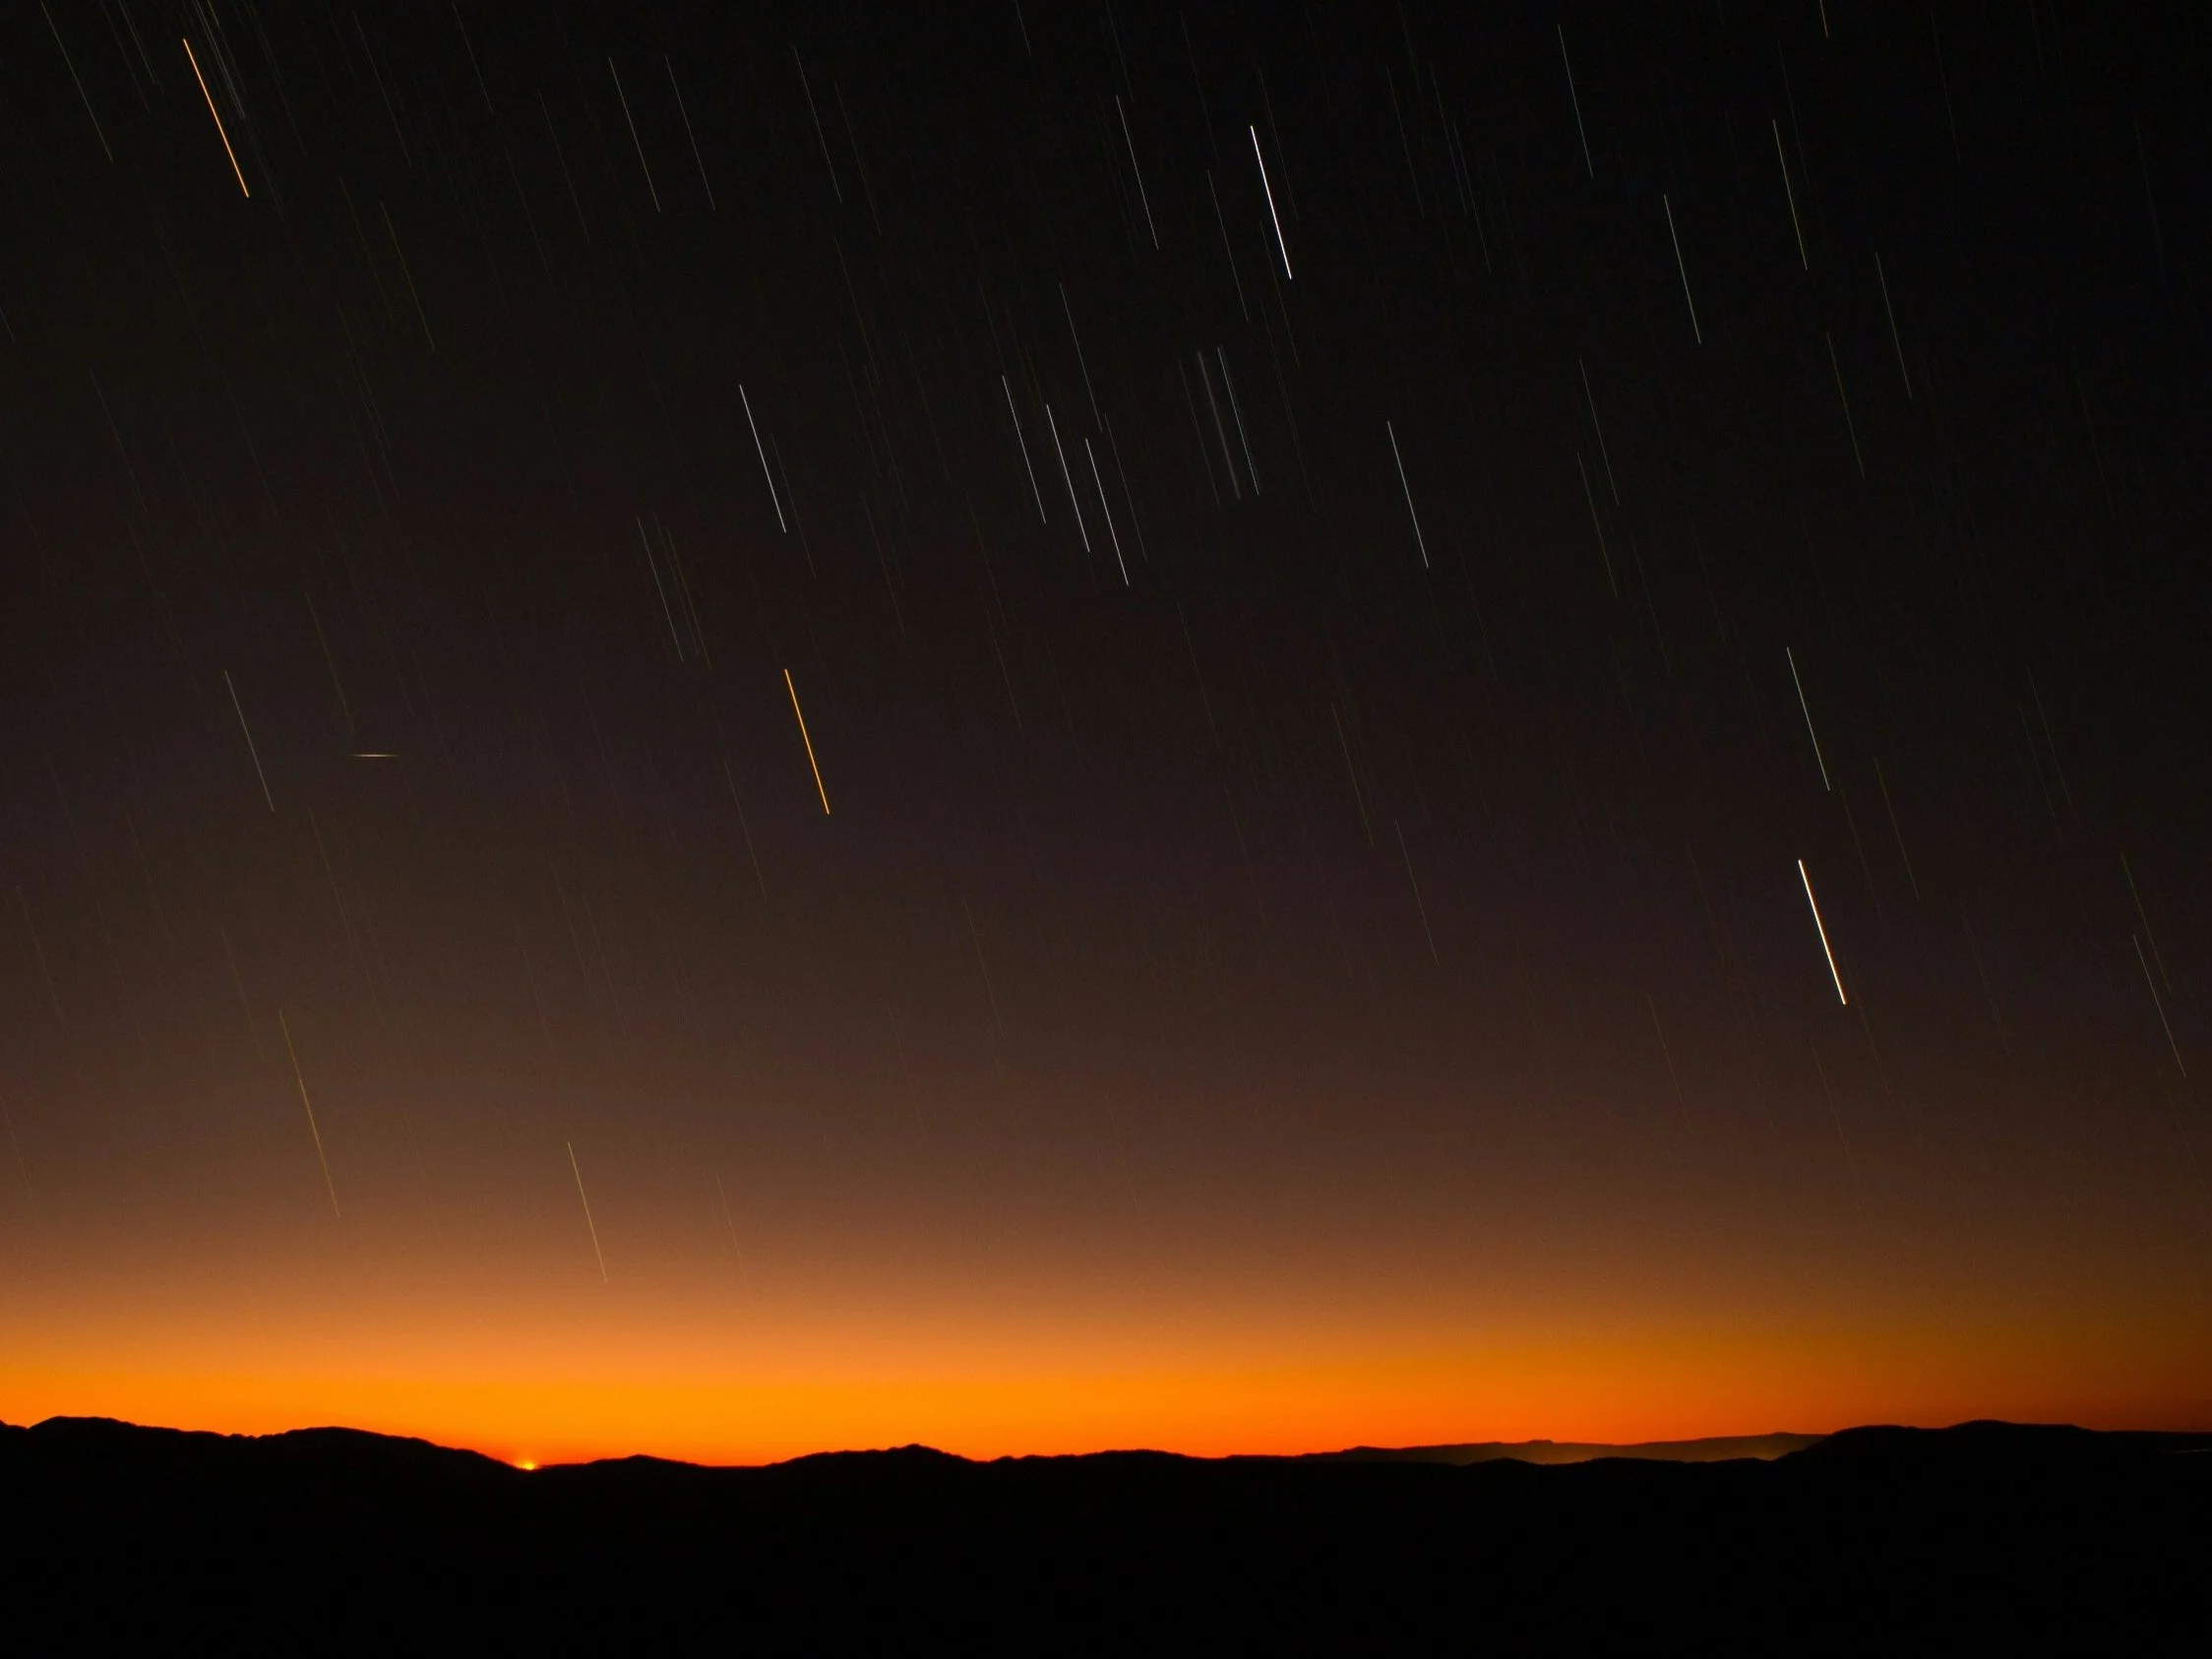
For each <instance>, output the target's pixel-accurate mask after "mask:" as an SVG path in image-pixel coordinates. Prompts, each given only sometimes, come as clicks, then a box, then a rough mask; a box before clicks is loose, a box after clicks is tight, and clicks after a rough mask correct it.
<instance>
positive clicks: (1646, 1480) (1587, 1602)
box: [0, 1418, 2212, 1649]
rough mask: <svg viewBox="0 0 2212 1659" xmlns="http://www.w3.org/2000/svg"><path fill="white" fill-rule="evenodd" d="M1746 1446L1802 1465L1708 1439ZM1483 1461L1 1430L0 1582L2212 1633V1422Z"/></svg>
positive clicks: (169, 1589) (853, 1613)
mask: <svg viewBox="0 0 2212 1659" xmlns="http://www.w3.org/2000/svg"><path fill="white" fill-rule="evenodd" d="M1785 1441H1786V1442H1788V1443H1789V1447H1788V1448H1787V1449H1782V1448H1780V1447H1779V1446H1778V1444H1776V1443H1779V1442H1785ZM1746 1445H1751V1446H1758V1447H1762V1448H1765V1449H1767V1450H1769V1451H1773V1450H1777V1449H1779V1450H1780V1454H1779V1455H1773V1456H1770V1457H1766V1458H1755V1457H1744V1456H1722V1457H1720V1458H1719V1459H1718V1460H1714V1458H1713V1453H1714V1452H1715V1451H1716V1450H1717V1449H1725V1448H1730V1447H1737V1448H1740V1447H1743V1446H1746ZM1496 1449H1497V1448H1494V1447H1490V1446H1455V1447H1427V1448H1414V1449H1412V1450H1407V1451H1396V1452H1392V1451H1378V1450H1374V1449H1371V1448H1361V1449H1357V1450H1354V1451H1349V1452H1344V1453H1336V1454H1328V1455H1323V1456H1316V1457H1304V1458H1274V1457H1235V1458H1223V1459H1200V1458H1189V1457H1180V1456H1173V1455H1169V1454H1166V1453H1160V1452H1147V1451H1119V1452H1103V1453H1098V1454H1094V1455H1088V1456H1079V1457H1021V1458H1004V1459H999V1460H997V1461H993V1462H987V1463H979V1462H972V1461H969V1460H967V1459H964V1458H960V1457H954V1456H951V1455H949V1454H946V1453H943V1452H938V1451H933V1450H930V1449H928V1448H927V1447H923V1446H905V1447H900V1448H897V1449H894V1450H885V1451H857V1452H834V1453H827V1454H822V1455H817V1456H811V1457H802V1458H798V1459H795V1460H793V1461H790V1462H787V1463H778V1464H771V1465H768V1466H764V1467H756V1468H708V1467H701V1466H698V1465H693V1464H686V1463H674V1462H667V1461H663V1460H659V1459H655V1458H648V1457H632V1458H624V1459H619V1460H612V1461H604V1462H595V1463H585V1464H575V1465H566V1466H556V1467H548V1468H544V1469H540V1470H537V1471H534V1472H524V1471H522V1470H519V1469H515V1468H512V1467H510V1466H508V1465H506V1464H504V1463H500V1462H497V1461H495V1460H493V1459H491V1458H487V1457H482V1456H479V1455H477V1454H475V1453H473V1452H467V1451H457V1450H452V1449H450V1448H447V1447H443V1446H438V1445H433V1444H428V1443H426V1442H422V1441H415V1440H399V1439H392V1438H388V1437H384V1436H378V1435H371V1434H364V1433H359V1432H356V1431H351V1430H345V1429H308V1430H300V1431H296V1432H293V1433H289V1434H281V1435H272V1436H266V1437H261V1438H252V1437H231V1436H219V1435H209V1434H192V1433H182V1432H178V1431H174V1430H165V1429H147V1428H139V1427H135V1426H133V1425H130V1424H124V1423H117V1422H112V1421H107V1420H101V1419H85V1418H54V1419H50V1420H48V1421H46V1422H43V1423H40V1424H38V1425H37V1426H35V1427H33V1428H29V1429H23V1428H0V1513H4V1514H5V1517H6V1529H7V1532H8V1535H9V1536H8V1538H7V1547H6V1549H5V1552H4V1554H0V1586H4V1587H5V1605H7V1606H8V1607H10V1608H11V1609H13V1610H14V1612H15V1616H16V1617H18V1618H31V1619H36V1620H38V1621H40V1622H41V1623H42V1624H44V1622H48V1621H61V1623H53V1624H44V1628H52V1629H56V1630H64V1631H68V1632H71V1633H72V1634H74V1635H75V1636H76V1637H77V1638H78V1639H79V1640H84V1639H90V1637H91V1635H92V1632H94V1631H97V1630H100V1629H102V1628H108V1627H113V1626H116V1625H119V1624H123V1623H136V1622H140V1621H146V1622H150V1623H151V1624H153V1625H154V1626H157V1627H159V1628H166V1629H169V1630H171V1631H183V1630H187V1629H222V1630H228V1631H231V1632H233V1633H234V1634H235V1635H236V1636H238V1637H239V1638H240V1639H245V1640H256V1639H266V1640H283V1641H286V1642H291V1641H297V1642H299V1643H302V1644H307V1645H316V1646H323V1645H345V1644H347V1643H348V1642H349V1641H350V1640H351V1639H353V1638H359V1639H362V1640H364V1641H365V1640H368V1639H371V1638H372V1637H379V1633H380V1632H381V1639H390V1638H392V1637H395V1636H400V1637H405V1636H407V1633H408V1632H412V1637H411V1638H410V1639H413V1640H417V1641H422V1642H428V1643H429V1644H431V1645H439V1644H440V1643H441V1642H442V1641H443V1640H444V1639H446V1638H452V1639H454V1640H460V1639H463V1638H464V1637H465V1638H466V1639H470V1640H476V1639H481V1638H483V1637H484V1636H485V1635H487V1634H488V1633H489V1632H493V1631H501V1632H506V1633H508V1634H510V1635H514V1636H516V1637H518V1638H520V1637H522V1636H524V1635H533V1636H535V1637H539V1638H547V1639H561V1638H566V1637H574V1638H579V1639H581V1638H582V1637H583V1636H584V1634H586V1633H587V1632H588V1633H590V1634H592V1636H593V1639H612V1640H616V1641H618V1642H619V1641H623V1640H626V1639H627V1640H632V1641H639V1640H646V1639H647V1638H648V1637H649V1636H650V1635H651V1634H652V1632H655V1631H671V1630H673V1629H676V1628H708V1629H714V1630H720V1631H721V1632H723V1634H724V1635H725V1636H729V1637H732V1638H734V1637H736V1636H739V1635H741V1634H743V1633H745V1632H752V1633H754V1634H762V1633H765V1632H769V1631H776V1632H780V1633H781V1634H780V1635H779V1636H778V1640H777V1645H786V1644H788V1643H790V1642H791V1641H793V1640H796V1641H798V1642H800V1643H801V1644H803V1645H809V1646H819V1645H834V1644H836V1643H837V1642H838V1641H840V1640H843V1639H847V1638H851V1639H858V1638H859V1637H861V1636H862V1635H864V1634H866V1635H871V1636H879V1637H880V1636H883V1635H887V1634H896V1633H909V1634H914V1633H920V1632H923V1631H935V1632H946V1633H950V1634H954V1635H957V1634H960V1633H962V1632H964V1633H965V1634H967V1635H968V1636H970V1637H973V1638H977V1639H982V1638H984V1637H990V1638H992V1639H1004V1640H1010V1641H1021V1642H1023V1643H1024V1644H1025V1645H1030V1644H1033V1645H1037V1646H1042V1647H1048V1648H1060V1647H1067V1646H1081V1645H1085V1644H1087V1642H1089V1641H1090V1640H1092V1639H1096V1640H1098V1641H1101V1642H1106V1643H1110V1644H1124V1643H1134V1642H1143V1643H1145V1644H1146V1645H1154V1646H1157V1645H1169V1646H1173V1645H1180V1644H1181V1643H1183V1642H1185V1641H1187V1640H1197V1639H1207V1640H1221V1639H1252V1640H1261V1639H1264V1640H1269V1641H1276V1640H1286V1639H1287V1640H1289V1641H1291V1642H1293V1643H1294V1644H1298V1643H1304V1642H1327V1643H1329V1644H1335V1643H1338V1642H1344V1641H1349V1642H1352V1643H1354V1644H1361V1645H1367V1644H1387V1643H1390V1642H1393V1641H1397V1640H1411V1639H1416V1638H1418V1639H1421V1640H1423V1641H1424V1642H1430V1641H1434V1640H1436V1639H1437V1638H1438V1637H1439V1636H1442V1637H1444V1638H1445V1644H1446V1645H1453V1646H1460V1645H1464V1646H1485V1645H1493V1644H1500V1643H1502V1644H1505V1645H1507V1646H1515V1647H1517V1646H1525V1645H1528V1644H1531V1643H1535V1644H1541V1645H1551V1644H1555V1643H1557V1644H1568V1645H1571V1644H1573V1643H1575V1642H1577V1641H1578V1640H1580V1639H1583V1638H1588V1637H1596V1636H1600V1635H1604V1634H1607V1633H1609V1632H1610V1633H1614V1634H1619V1633H1622V1632H1626V1631H1629V1630H1641V1631H1644V1632H1646V1633H1648V1634H1653V1635H1659V1634H1664V1633H1668V1632H1680V1636H1681V1639H1683V1640H1686V1641H1691V1642H1694V1643H1695V1644H1697V1645H1711V1644H1713V1643H1715V1642H1718V1641H1722V1640H1733V1639H1757V1640H1760V1641H1762V1642H1771V1643H1777V1644H1783V1645H1787V1646H1790V1647H1793V1648H1798V1649H1802V1648H1804V1647H1807V1646H1813V1647H1815V1648H1817V1647H1820V1646H1823V1645H1828V1644H1831V1643H1839V1644H1840V1643H1848V1642H1851V1641H1854V1640H1859V1639H1864V1638H1866V1637H1868V1636H1876V1635H1896V1634H1901V1633H1914V1632H1917V1633H1920V1634H1924V1635H1930V1636H1935V1635H1942V1634H1946V1633H1948V1634H1951V1635H1954V1636H1958V1637H1962V1638H1963V1637H1986V1636H1987V1635H1988V1633H1989V1632H1990V1631H1991V1630H1992V1629H1995V1628H2016V1629H2018V1628H2026V1629H2031V1630H2033V1631H2035V1632H2037V1633H2039V1634H2044V1635H2047V1636H2048V1635H2049V1634H2050V1633H2053V1632H2058V1631H2067V1632H2072V1633H2074V1634H2075V1635H2078V1636H2082V1637H2087V1638H2090V1639H2095V1640H2098V1641H2103V1642H2110V1641H2114V1640H2121V1639H2127V1640H2140V1639H2144V1638H2146V1637H2149V1636H2152V1635H2154V1634H2155V1635H2156V1636H2157V1637H2158V1638H2160V1639H2162V1640H2163V1639H2172V1638H2174V1637H2178V1636H2181V1635H2182V1634H2183V1633H2184V1632H2195V1633H2197V1634H2202V1633H2206V1632H2212V1612H2208V1597H2212V1502H2208V1500H2212V1435H2150V1434H2096V1433H2091V1432H2088V1431H2085V1430H2080V1429H2073V1428H2064V1427H2038V1426H2020V1425H2012V1424H2003V1423H1971V1424H1965V1425H1961V1426H1959V1427H1956V1428H1951V1429H1943V1430H1916V1429H1898V1428H1866V1429H1854V1430H1850V1431H1846V1432H1844V1433H1842V1434H1836V1435H1830V1436H1827V1437H1825V1438H1823V1439H1819V1440H1808V1438H1807V1437H1771V1438H1768V1439H1762V1440H1759V1441H1754V1442H1723V1443H1701V1442H1690V1443H1681V1444H1677V1445H1674V1446H1671V1447H1669V1448H1668V1453H1669V1454H1668V1455H1666V1456H1660V1455H1657V1454H1656V1451H1657V1448H1654V1447H1651V1446H1641V1447H1627V1448H1605V1447H1573V1448H1562V1447H1559V1446H1555V1445H1552V1444H1551V1443H1542V1442H1540V1443H1535V1447H1534V1449H1536V1450H1537V1451H1538V1454H1539V1455H1540V1456H1550V1455H1552V1454H1556V1453H1559V1452H1561V1451H1562V1450H1564V1449H1572V1450H1574V1451H1578V1452H1594V1453H1607V1452H1612V1451H1621V1452H1626V1453H1628V1455H1594V1456H1588V1457H1585V1458H1583V1460H1580V1461H1575V1462H1559V1461H1556V1460H1555V1461H1553V1462H1552V1463H1550V1464H1549V1465H1548V1466H1547V1465H1546V1464H1544V1463H1541V1462H1539V1461H1537V1460H1535V1459H1531V1458H1524V1457H1523V1456H1521V1455H1519V1454H1518V1453H1520V1452H1523V1451H1527V1450H1530V1449H1532V1448H1529V1447H1520V1448H1511V1447H1508V1448H1505V1450H1506V1451H1508V1452H1511V1453H1514V1454H1512V1455H1494V1454H1493V1453H1494V1451H1495V1450H1496ZM69 1645H77V1642H76V1641H72V1642H71V1643H70V1644H69Z"/></svg>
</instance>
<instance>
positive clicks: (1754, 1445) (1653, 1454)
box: [1305, 1434, 1827, 1465]
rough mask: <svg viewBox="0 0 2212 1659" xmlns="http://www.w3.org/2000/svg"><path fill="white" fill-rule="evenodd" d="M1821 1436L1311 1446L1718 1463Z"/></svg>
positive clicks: (1350, 1455)
mask: <svg viewBox="0 0 2212 1659" xmlns="http://www.w3.org/2000/svg"><path fill="white" fill-rule="evenodd" d="M1826 1438H1827V1437H1826V1436H1824V1435H1789V1434H1774V1435H1710V1436H1707V1437H1706V1438H1704V1439H1703V1440H1693V1441H1635V1442H1631V1443H1628V1444H1621V1445H1615V1444H1608V1443H1607V1442H1604V1441H1470V1442H1467V1443H1466V1444H1459V1445H1404V1446H1376V1445H1355V1446H1350V1447H1347V1448H1346V1449H1345V1450H1342V1451H1310V1452H1307V1453H1306V1454H1305V1455H1306V1456H1308V1457H1310V1458H1312V1459H1314V1460H1315V1461H1317V1462H1327V1461H1338V1462H1370V1463H1451V1464H1455V1465H1465V1464H1468V1463H1489V1462H1494V1461H1496V1460H1498V1459H1500V1458H1506V1457H1509V1458H1512V1459H1513V1460H1514V1461H1516V1462H1520V1463H1588V1462H1591V1461H1593V1460H1595V1459H1597V1458H1600V1457H1630V1458H1641V1459H1645V1460H1648V1461H1655V1462H1663V1463H1720V1462H1725V1461H1727V1460H1728V1459H1730V1458H1735V1457H1756V1458H1760V1459H1762V1460H1765V1459H1771V1458H1776V1457H1787V1456H1788V1455H1789V1454H1790V1453H1791V1452H1793V1451H1803V1450H1804V1449H1805V1448H1806V1447H1807V1446H1809V1445H1813V1444H1817V1443H1818V1442H1820V1441H1822V1440H1824V1439H1826Z"/></svg>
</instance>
